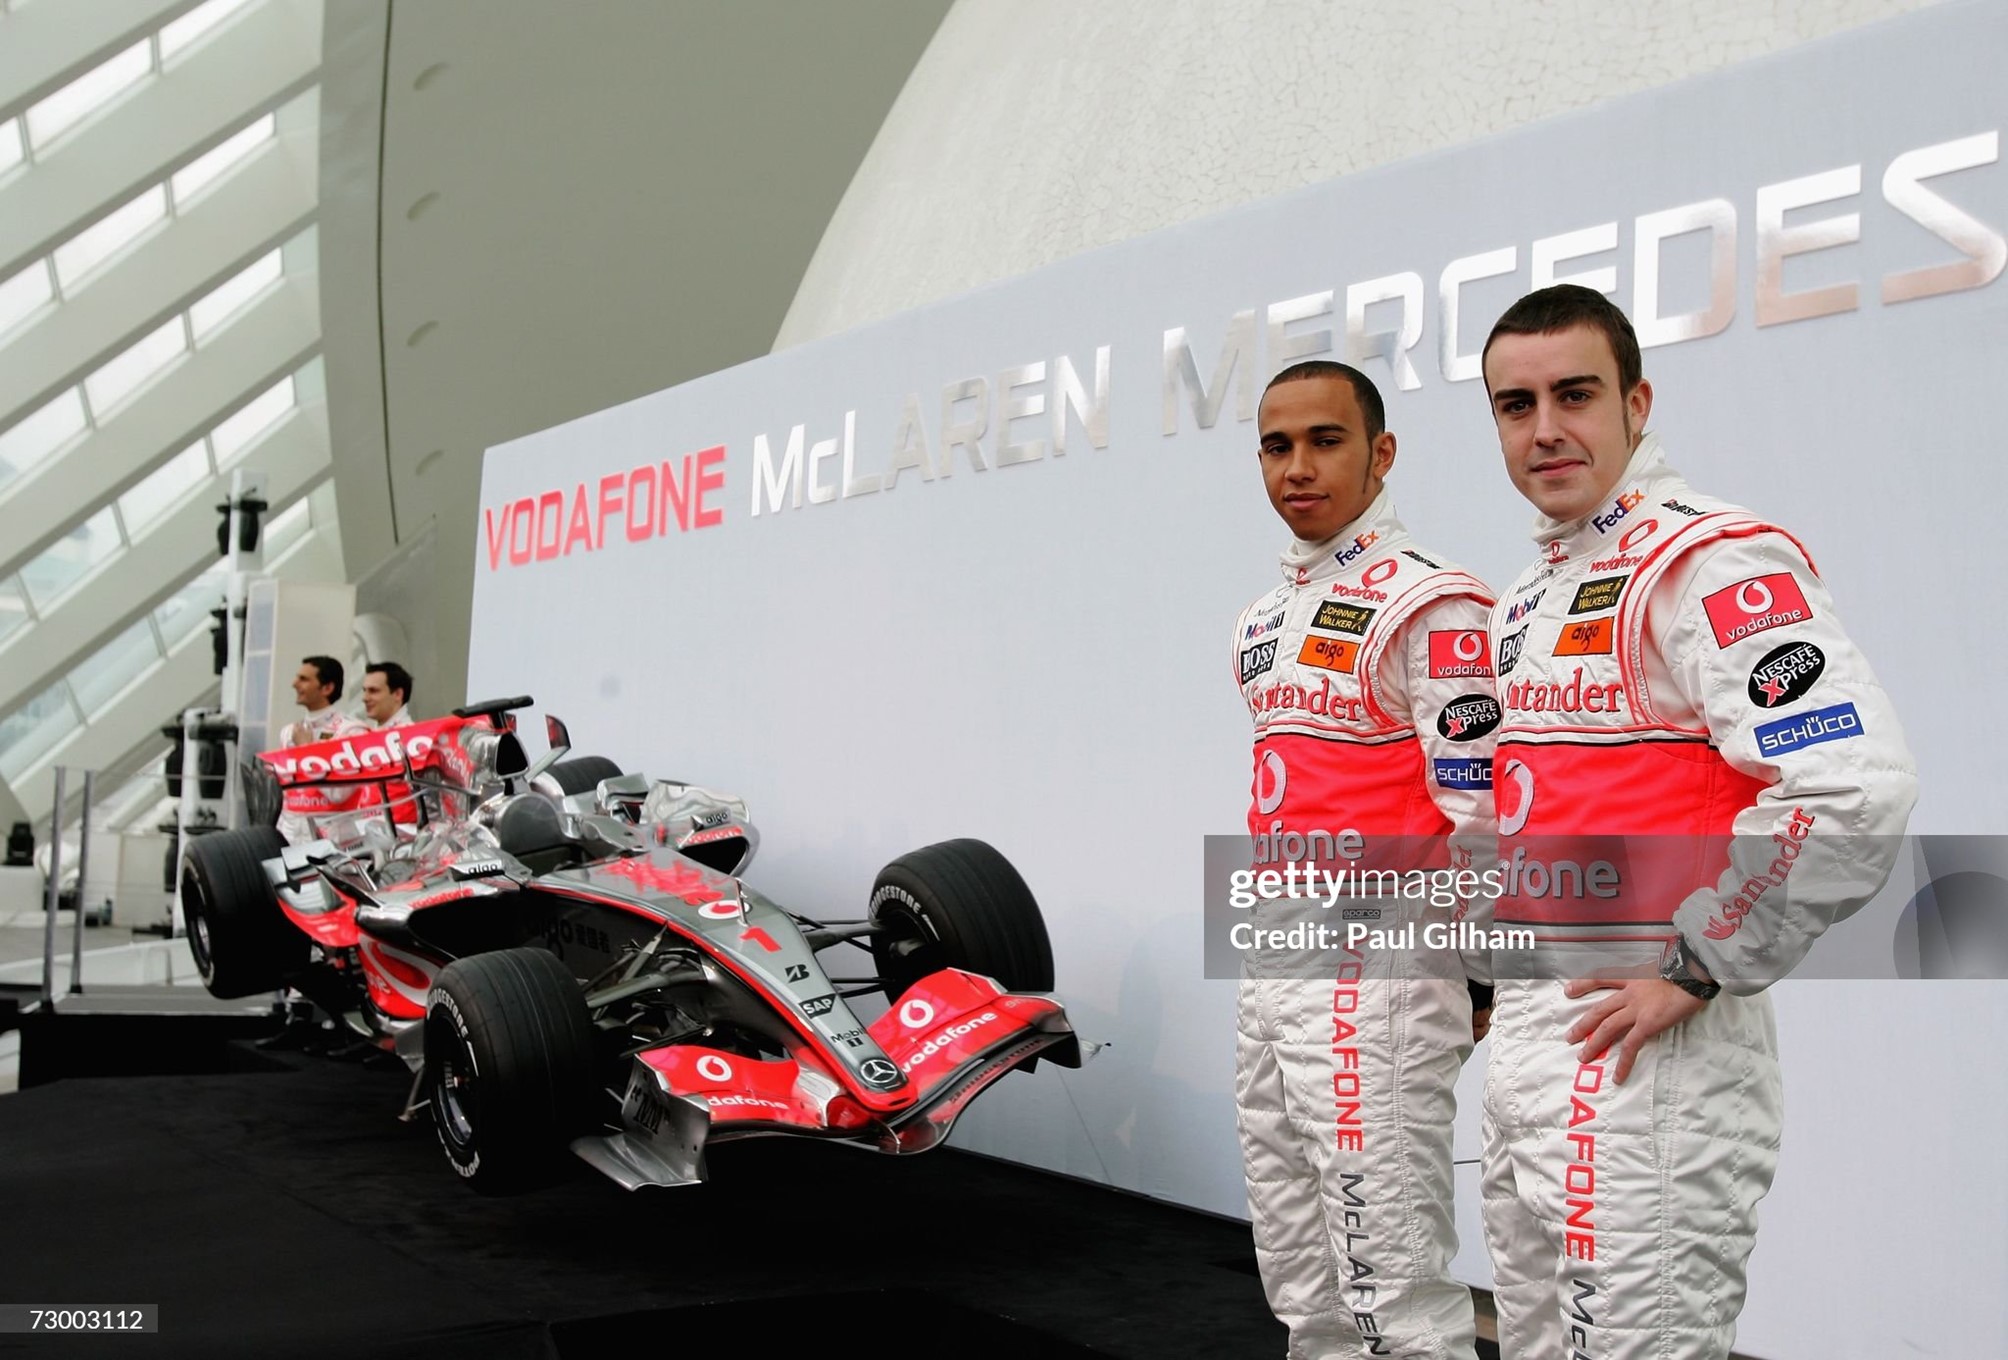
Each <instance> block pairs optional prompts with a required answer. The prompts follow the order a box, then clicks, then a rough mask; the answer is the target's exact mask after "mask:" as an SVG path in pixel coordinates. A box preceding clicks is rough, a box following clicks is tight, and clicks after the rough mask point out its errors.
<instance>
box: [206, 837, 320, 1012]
mask: <svg viewBox="0 0 2008 1360" xmlns="http://www.w3.org/2000/svg"><path fill="white" fill-rule="evenodd" d="M285 848H286V842H285V839H284V838H283V837H282V836H280V834H279V833H278V832H277V831H276V830H274V829H273V828H271V827H269V826H247V827H243V828H240V829H239V830H236V831H218V832H214V833H212V834H210V835H207V836H196V837H192V838H191V839H190V840H189V842H188V853H187V854H186V855H184V856H183V857H182V861H181V911H182V916H183V917H184V919H185V920H186V921H187V923H188V948H189V952H190V953H191V954H193V955H194V956H195V966H196V968H197V969H198V970H199V971H200V972H201V974H202V984H203V986H205V987H207V988H208V989H209V993H210V995H211V996H219V997H239V996H251V995H253V994H255V993H257V992H271V991H277V990H278V989H279V988H280V987H282V986H284V985H285V982H286V979H287V978H288V977H289V976H290V975H292V974H294V973H297V972H298V971H299V970H301V969H302V968H305V967H306V966H307V959H308V948H309V945H308V940H307V937H306V936H305V935H303V934H302V933H301V932H300V931H299V930H298V929H297V928H296V927H295V926H294V925H293V923H292V922H291V921H288V920H287V919H286V916H285V914H284V913H283V912H282V911H280V909H279V902H278V899H277V898H276V897H275V896H274V895H273V892H272V884H271V882H270V881H269V880H268V879H266V877H265V861H266V860H269V859H277V858H278V857H279V855H280V854H281V852H283V851H284V850H285Z"/></svg>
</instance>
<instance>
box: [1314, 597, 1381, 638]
mask: <svg viewBox="0 0 2008 1360" xmlns="http://www.w3.org/2000/svg"><path fill="white" fill-rule="evenodd" d="M1379 612H1380V611H1379V610H1377V609H1368V608H1367V607H1366V606H1365V605H1358V604H1340V603H1339V602H1338V601H1337V600H1326V601H1325V602H1324V603H1323V604H1321V605H1319V606H1318V612H1317V614H1316V615H1315V616H1314V617H1313V618H1312V619H1311V627H1313V628H1323V629H1325V630H1326V631H1327V632H1333V633H1355V634H1358V635H1359V636H1361V637H1364V636H1366V631H1367V625H1368V624H1369V623H1371V622H1373V617H1374V615H1375V614H1377V613H1379Z"/></svg>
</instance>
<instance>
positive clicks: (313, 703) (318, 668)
mask: <svg viewBox="0 0 2008 1360" xmlns="http://www.w3.org/2000/svg"><path fill="white" fill-rule="evenodd" d="M343 678H344V677H343V674H342V663H341V662H339V661H337V660H335V659H334V658H333V657H331V656H309V657H304V658H302V659H301V661H300V670H299V673H298V674H296V675H295V676H294V677H293V697H294V698H295V699H296V700H298V701H299V704H300V707H301V708H303V709H305V710H306V711H307V713H306V716H305V717H303V718H298V719H296V720H294V721H293V722H290V723H287V724H286V726H285V727H284V728H283V729H281V731H280V733H279V741H278V744H279V745H280V746H307V745H311V744H312V743H314V742H317V741H327V740H328V739H329V738H331V737H339V736H346V735H347V734H349V733H352V732H362V731H367V730H368V729H367V728H366V727H365V726H364V725H363V724H362V723H361V722H359V721H357V720H356V719H354V718H351V717H350V716H349V715H348V714H346V713H344V712H342V711H341V710H340V709H338V708H336V707H335V704H336V702H337V701H338V700H340V699H341V697H342V681H343Z"/></svg>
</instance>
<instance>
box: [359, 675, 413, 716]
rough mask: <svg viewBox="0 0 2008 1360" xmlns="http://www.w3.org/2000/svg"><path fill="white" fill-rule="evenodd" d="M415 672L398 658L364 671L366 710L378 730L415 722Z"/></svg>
mask: <svg viewBox="0 0 2008 1360" xmlns="http://www.w3.org/2000/svg"><path fill="white" fill-rule="evenodd" d="M410 703H411V672H410V671H408V670H406V669H405V668H404V667H402V666H400V665H398V664H397V662H395V661H378V662H375V663H373V664H372V665H371V666H370V668H369V669H368V670H366V671H364V672H363V712H364V714H365V715H367V716H368V718H369V721H370V726H371V727H372V728H374V729H376V730H378V731H381V730H382V729H384V728H386V727H402V726H404V725H405V724H406V723H408V722H410V721H411V709H410V707H409V705H410Z"/></svg>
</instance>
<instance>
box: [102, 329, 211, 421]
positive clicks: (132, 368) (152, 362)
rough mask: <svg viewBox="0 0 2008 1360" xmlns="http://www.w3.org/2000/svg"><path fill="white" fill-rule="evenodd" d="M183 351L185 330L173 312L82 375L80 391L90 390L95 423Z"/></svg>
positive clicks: (149, 380) (144, 384)
mask: <svg viewBox="0 0 2008 1360" xmlns="http://www.w3.org/2000/svg"><path fill="white" fill-rule="evenodd" d="M187 351H188V332H187V331H186V330H185V329H184V328H183V327H182V324H181V318H180V317H178V316H177V317H176V318H174V320H172V321H170V322H168V323H167V324H166V325H165V326H162V327H161V328H160V329H159V330H157V331H154V332H153V333H152V334H151V335H149V336H147V337H146V338H145V339H144V340H141V341H140V342H139V343H138V344H136V345H134V346H132V347H131V348H130V349H128V350H126V351H125V353H123V354H121V355H119V357H118V358H116V359H114V360H112V361H111V362H110V363H108V364H106V365H105V366H104V367H103V368H101V369H99V370H98V371H97V372H95V373H93V374H91V376H90V377H88V378H86V379H84V391H85V392H87V393H89V394H90V398H91V410H92V412H93V413H95V415H96V418H97V421H98V423H99V424H100V425H102V424H104V421H105V416H106V414H107V413H108V412H110V411H111V410H112V409H113V408H114V407H116V406H118V405H119V404H120V403H122V402H124V401H127V400H129V399H130V398H131V397H132V396H133V395H134V394H136V393H137V392H138V391H139V390H140V389H141V388H142V387H144V386H146V385H147V384H148V383H149V382H151V381H153V379H155V378H156V377H158V376H160V374H161V373H162V372H164V371H165V370H166V369H167V366H168V365H169V364H171V363H173V362H174V361H175V360H176V359H179V358H180V357H181V356H182V355H183V354H185V353H187Z"/></svg>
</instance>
